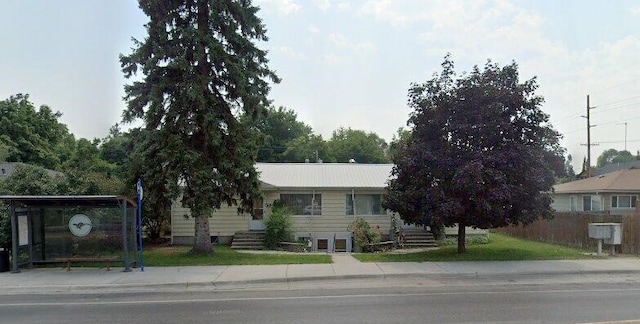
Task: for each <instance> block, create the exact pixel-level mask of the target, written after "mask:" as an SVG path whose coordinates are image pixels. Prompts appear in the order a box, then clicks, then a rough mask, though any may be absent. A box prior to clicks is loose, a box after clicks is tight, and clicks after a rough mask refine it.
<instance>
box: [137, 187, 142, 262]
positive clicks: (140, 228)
mask: <svg viewBox="0 0 640 324" xmlns="http://www.w3.org/2000/svg"><path fill="white" fill-rule="evenodd" d="M136 189H137V190H136V191H137V193H138V249H139V253H140V271H142V272H144V248H143V247H142V195H143V193H142V180H141V179H138V184H137V188H136Z"/></svg>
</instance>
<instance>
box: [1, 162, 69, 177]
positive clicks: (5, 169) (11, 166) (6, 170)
mask: <svg viewBox="0 0 640 324" xmlns="http://www.w3.org/2000/svg"><path fill="white" fill-rule="evenodd" d="M18 166H31V164H26V163H22V162H0V180H4V179H6V178H8V177H9V176H11V174H13V173H14V172H15V171H16V168H17V167H18ZM45 170H46V171H47V173H48V174H49V176H51V177H56V176H64V173H62V172H58V171H54V170H49V169H45Z"/></svg>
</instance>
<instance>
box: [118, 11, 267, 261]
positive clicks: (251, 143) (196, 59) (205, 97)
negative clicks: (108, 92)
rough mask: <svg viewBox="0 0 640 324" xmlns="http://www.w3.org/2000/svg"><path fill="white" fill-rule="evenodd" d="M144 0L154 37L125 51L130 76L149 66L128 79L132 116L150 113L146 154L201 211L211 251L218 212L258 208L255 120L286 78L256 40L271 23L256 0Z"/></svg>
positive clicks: (203, 246) (199, 220) (169, 185)
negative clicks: (263, 18)
mask: <svg viewBox="0 0 640 324" xmlns="http://www.w3.org/2000/svg"><path fill="white" fill-rule="evenodd" d="M139 3H140V8H142V10H143V11H144V13H145V14H146V15H147V16H149V18H150V21H149V23H148V24H147V25H146V29H147V33H148V37H146V38H145V39H144V40H143V41H137V40H134V43H135V48H134V49H133V52H132V53H131V54H130V55H128V56H121V57H120V61H121V63H122V70H123V72H124V74H125V76H126V77H131V76H133V75H135V74H136V73H137V72H138V71H139V70H140V71H141V73H142V79H141V80H140V81H134V82H133V83H132V84H131V85H128V86H126V87H125V91H126V99H127V100H128V107H127V109H126V110H125V112H124V120H125V121H132V120H134V119H136V118H142V119H143V120H144V122H145V128H146V130H147V131H148V132H149V134H148V135H149V136H151V137H152V138H153V140H150V141H146V142H145V143H144V145H145V147H144V148H143V149H142V152H143V154H144V155H145V157H144V159H146V160H148V161H154V162H155V163H156V165H157V168H158V170H156V171H157V174H161V175H163V176H164V177H165V180H166V181H165V183H166V190H167V192H168V193H169V194H170V195H171V197H175V198H177V197H178V196H180V195H181V197H182V198H181V202H182V205H183V206H185V207H187V208H189V209H190V211H191V215H192V216H193V217H194V218H195V220H196V221H195V239H194V246H193V251H194V252H201V253H210V252H211V251H212V247H211V244H210V230H209V216H210V214H211V211H212V210H214V209H217V208H220V207H221V206H222V205H223V204H227V205H238V206H240V207H239V208H241V209H248V208H250V206H251V203H252V201H251V200H252V199H253V198H254V197H256V196H257V195H258V186H259V182H258V177H257V172H256V170H255V168H254V163H255V161H256V152H257V149H258V143H257V142H256V137H257V136H256V128H255V125H256V124H257V122H258V120H259V119H260V118H261V117H262V115H263V113H262V112H263V110H264V107H266V106H268V105H269V103H268V100H267V94H268V92H269V81H273V82H278V81H279V80H278V78H277V77H276V75H275V74H274V72H272V71H271V70H270V69H269V68H268V67H267V62H268V61H267V59H266V52H265V51H263V50H260V49H259V48H258V47H257V46H256V44H255V42H256V41H266V40H267V37H266V30H265V27H264V25H263V24H262V21H261V20H260V19H259V18H258V17H257V15H256V14H257V12H258V8H257V7H255V6H253V5H252V4H251V1H249V0H182V1H180V0H176V1H164V0H140V1H139ZM247 116H248V117H250V118H249V120H252V121H253V122H246V117H247ZM181 189H182V190H181Z"/></svg>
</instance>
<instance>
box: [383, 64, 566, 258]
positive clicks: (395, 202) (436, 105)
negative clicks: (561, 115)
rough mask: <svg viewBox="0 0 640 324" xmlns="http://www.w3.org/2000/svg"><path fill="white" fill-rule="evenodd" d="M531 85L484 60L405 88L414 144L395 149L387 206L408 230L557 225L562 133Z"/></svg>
mask: <svg viewBox="0 0 640 324" xmlns="http://www.w3.org/2000/svg"><path fill="white" fill-rule="evenodd" d="M536 88H537V84H536V82H535V79H531V80H528V81H525V82H524V83H520V81H519V79H518V66H517V65H516V64H515V63H512V64H510V65H507V66H505V67H499V66H498V65H496V64H493V63H491V62H488V63H487V64H486V65H485V66H484V69H483V70H480V69H479V68H478V67H477V66H476V67H475V68H474V69H473V70H472V71H471V72H470V73H468V74H463V75H462V76H461V77H457V76H456V75H455V73H454V65H453V62H452V61H451V60H450V58H449V57H447V58H446V59H445V61H444V63H443V70H442V72H441V73H440V74H439V75H436V76H434V77H433V78H432V79H431V80H429V81H427V82H425V83H423V84H413V85H412V86H411V88H410V89H409V105H410V106H411V108H413V109H414V111H413V112H412V114H411V116H410V119H409V123H408V124H409V125H410V126H411V127H412V129H411V136H407V137H406V138H405V139H404V140H402V141H399V142H398V145H397V147H395V149H396V150H397V151H395V152H394V154H393V156H392V158H393V161H394V163H395V167H394V168H393V171H392V175H393V178H392V180H390V182H389V185H388V188H387V190H388V193H387V195H385V199H384V206H385V207H386V208H388V209H390V210H393V211H396V212H398V213H399V214H400V216H401V217H402V218H403V219H404V221H405V222H407V223H411V224H419V225H434V226H441V225H444V226H454V225H458V228H459V231H458V252H459V253H464V252H465V251H466V249H465V244H464V240H465V226H472V227H477V228H485V229H486V228H495V227H501V226H506V225H511V224H528V223H530V222H532V221H534V220H535V219H538V218H551V217H552V215H553V213H552V209H551V207H550V204H551V188H552V186H553V184H554V181H555V176H556V174H557V173H562V163H560V170H558V167H557V165H558V163H557V162H558V161H562V153H563V150H562V149H561V148H560V147H559V144H558V139H559V135H558V133H557V132H556V131H554V130H553V129H552V128H551V126H550V125H549V123H548V120H549V117H548V115H546V114H545V113H544V112H542V110H541V109H540V105H541V104H542V102H543V99H542V97H540V96H538V95H536V94H535V90H536Z"/></svg>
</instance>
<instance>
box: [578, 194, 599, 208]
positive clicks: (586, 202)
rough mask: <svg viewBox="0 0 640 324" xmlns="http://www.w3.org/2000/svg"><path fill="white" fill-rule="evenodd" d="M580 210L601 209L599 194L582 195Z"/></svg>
mask: <svg viewBox="0 0 640 324" xmlns="http://www.w3.org/2000/svg"><path fill="white" fill-rule="evenodd" d="M582 210H583V211H600V210H602V204H601V203H600V196H582Z"/></svg>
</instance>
